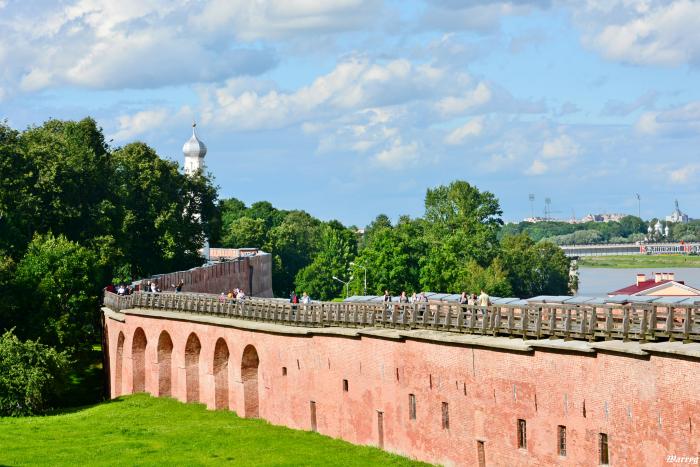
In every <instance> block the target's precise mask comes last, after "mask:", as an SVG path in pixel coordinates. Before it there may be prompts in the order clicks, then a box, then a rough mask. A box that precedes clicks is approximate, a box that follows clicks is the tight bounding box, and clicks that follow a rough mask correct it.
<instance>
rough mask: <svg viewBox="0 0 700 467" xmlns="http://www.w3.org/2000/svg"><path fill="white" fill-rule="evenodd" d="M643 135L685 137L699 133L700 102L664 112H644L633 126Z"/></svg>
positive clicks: (693, 102)
mask: <svg viewBox="0 0 700 467" xmlns="http://www.w3.org/2000/svg"><path fill="white" fill-rule="evenodd" d="M635 129H636V130H637V132H639V133H641V134H645V135H651V136H654V135H663V136H675V137H686V136H696V135H697V134H698V133H700V101H692V102H688V103H686V104H684V105H681V106H679V107H674V108H670V109H666V110H660V111H651V112H644V113H643V114H642V115H640V117H639V119H638V120H637V122H636V124H635Z"/></svg>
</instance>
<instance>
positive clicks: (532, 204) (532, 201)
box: [528, 193, 535, 219]
mask: <svg viewBox="0 0 700 467" xmlns="http://www.w3.org/2000/svg"><path fill="white" fill-rule="evenodd" d="M528 199H529V200H530V218H532V219H534V218H535V194H534V193H530V194H529V195H528Z"/></svg>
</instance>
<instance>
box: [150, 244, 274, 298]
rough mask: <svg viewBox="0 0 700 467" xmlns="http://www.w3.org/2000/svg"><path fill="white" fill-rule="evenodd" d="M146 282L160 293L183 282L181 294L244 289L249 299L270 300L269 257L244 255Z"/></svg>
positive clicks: (270, 260) (156, 277)
mask: <svg viewBox="0 0 700 467" xmlns="http://www.w3.org/2000/svg"><path fill="white" fill-rule="evenodd" d="M149 280H155V281H156V282H157V283H158V286H159V287H160V288H161V290H163V291H165V290H172V287H171V286H173V285H175V284H178V283H179V282H180V281H183V282H184V287H183V288H182V291H183V292H199V293H214V294H219V293H221V292H224V293H226V292H228V291H229V290H233V289H236V288H238V289H243V290H244V291H245V293H246V295H248V296H254V297H272V256H271V255H269V254H260V255H255V256H246V257H243V258H240V259H237V260H234V261H227V262H224V263H215V264H212V265H210V266H202V267H199V268H193V269H190V270H188V271H179V272H171V273H168V274H163V275H160V276H155V277H154V278H151V279H144V280H142V281H141V283H142V284H143V285H144V286H145V284H146V283H147V282H148V281H149ZM251 286H252V287H251Z"/></svg>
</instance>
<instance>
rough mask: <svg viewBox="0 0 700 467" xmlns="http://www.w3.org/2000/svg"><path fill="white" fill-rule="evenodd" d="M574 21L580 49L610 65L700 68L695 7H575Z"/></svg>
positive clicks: (621, 1)
mask: <svg viewBox="0 0 700 467" xmlns="http://www.w3.org/2000/svg"><path fill="white" fill-rule="evenodd" d="M582 5H585V6H582ZM576 16H577V18H578V21H579V24H581V25H582V26H583V28H584V43H585V44H587V45H589V46H590V47H593V48H595V49H597V50H599V51H600V52H601V53H602V55H603V56H604V57H605V58H608V59H610V60H616V61H621V62H626V63H633V64H639V65H663V66H676V65H680V64H685V63H691V64H699V63H700V35H698V29H697V28H698V21H697V20H698V18H699V17H700V3H699V2H696V1H691V0H676V1H661V0H657V1H655V0H645V1H632V0H617V1H616V0H609V1H605V2H595V1H589V2H586V3H585V4H580V5H578V6H577V7H576Z"/></svg>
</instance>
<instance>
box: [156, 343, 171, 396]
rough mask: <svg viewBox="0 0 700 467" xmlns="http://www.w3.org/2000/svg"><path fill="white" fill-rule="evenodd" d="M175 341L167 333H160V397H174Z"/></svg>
mask: <svg viewBox="0 0 700 467" xmlns="http://www.w3.org/2000/svg"><path fill="white" fill-rule="evenodd" d="M172 356H173V341H172V339H171V338H170V334H168V332H167V331H163V332H161V333H160V337H159V338H158V395H159V396H166V397H170V396H171V395H172V378H173V376H172V375H173V364H172Z"/></svg>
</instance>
